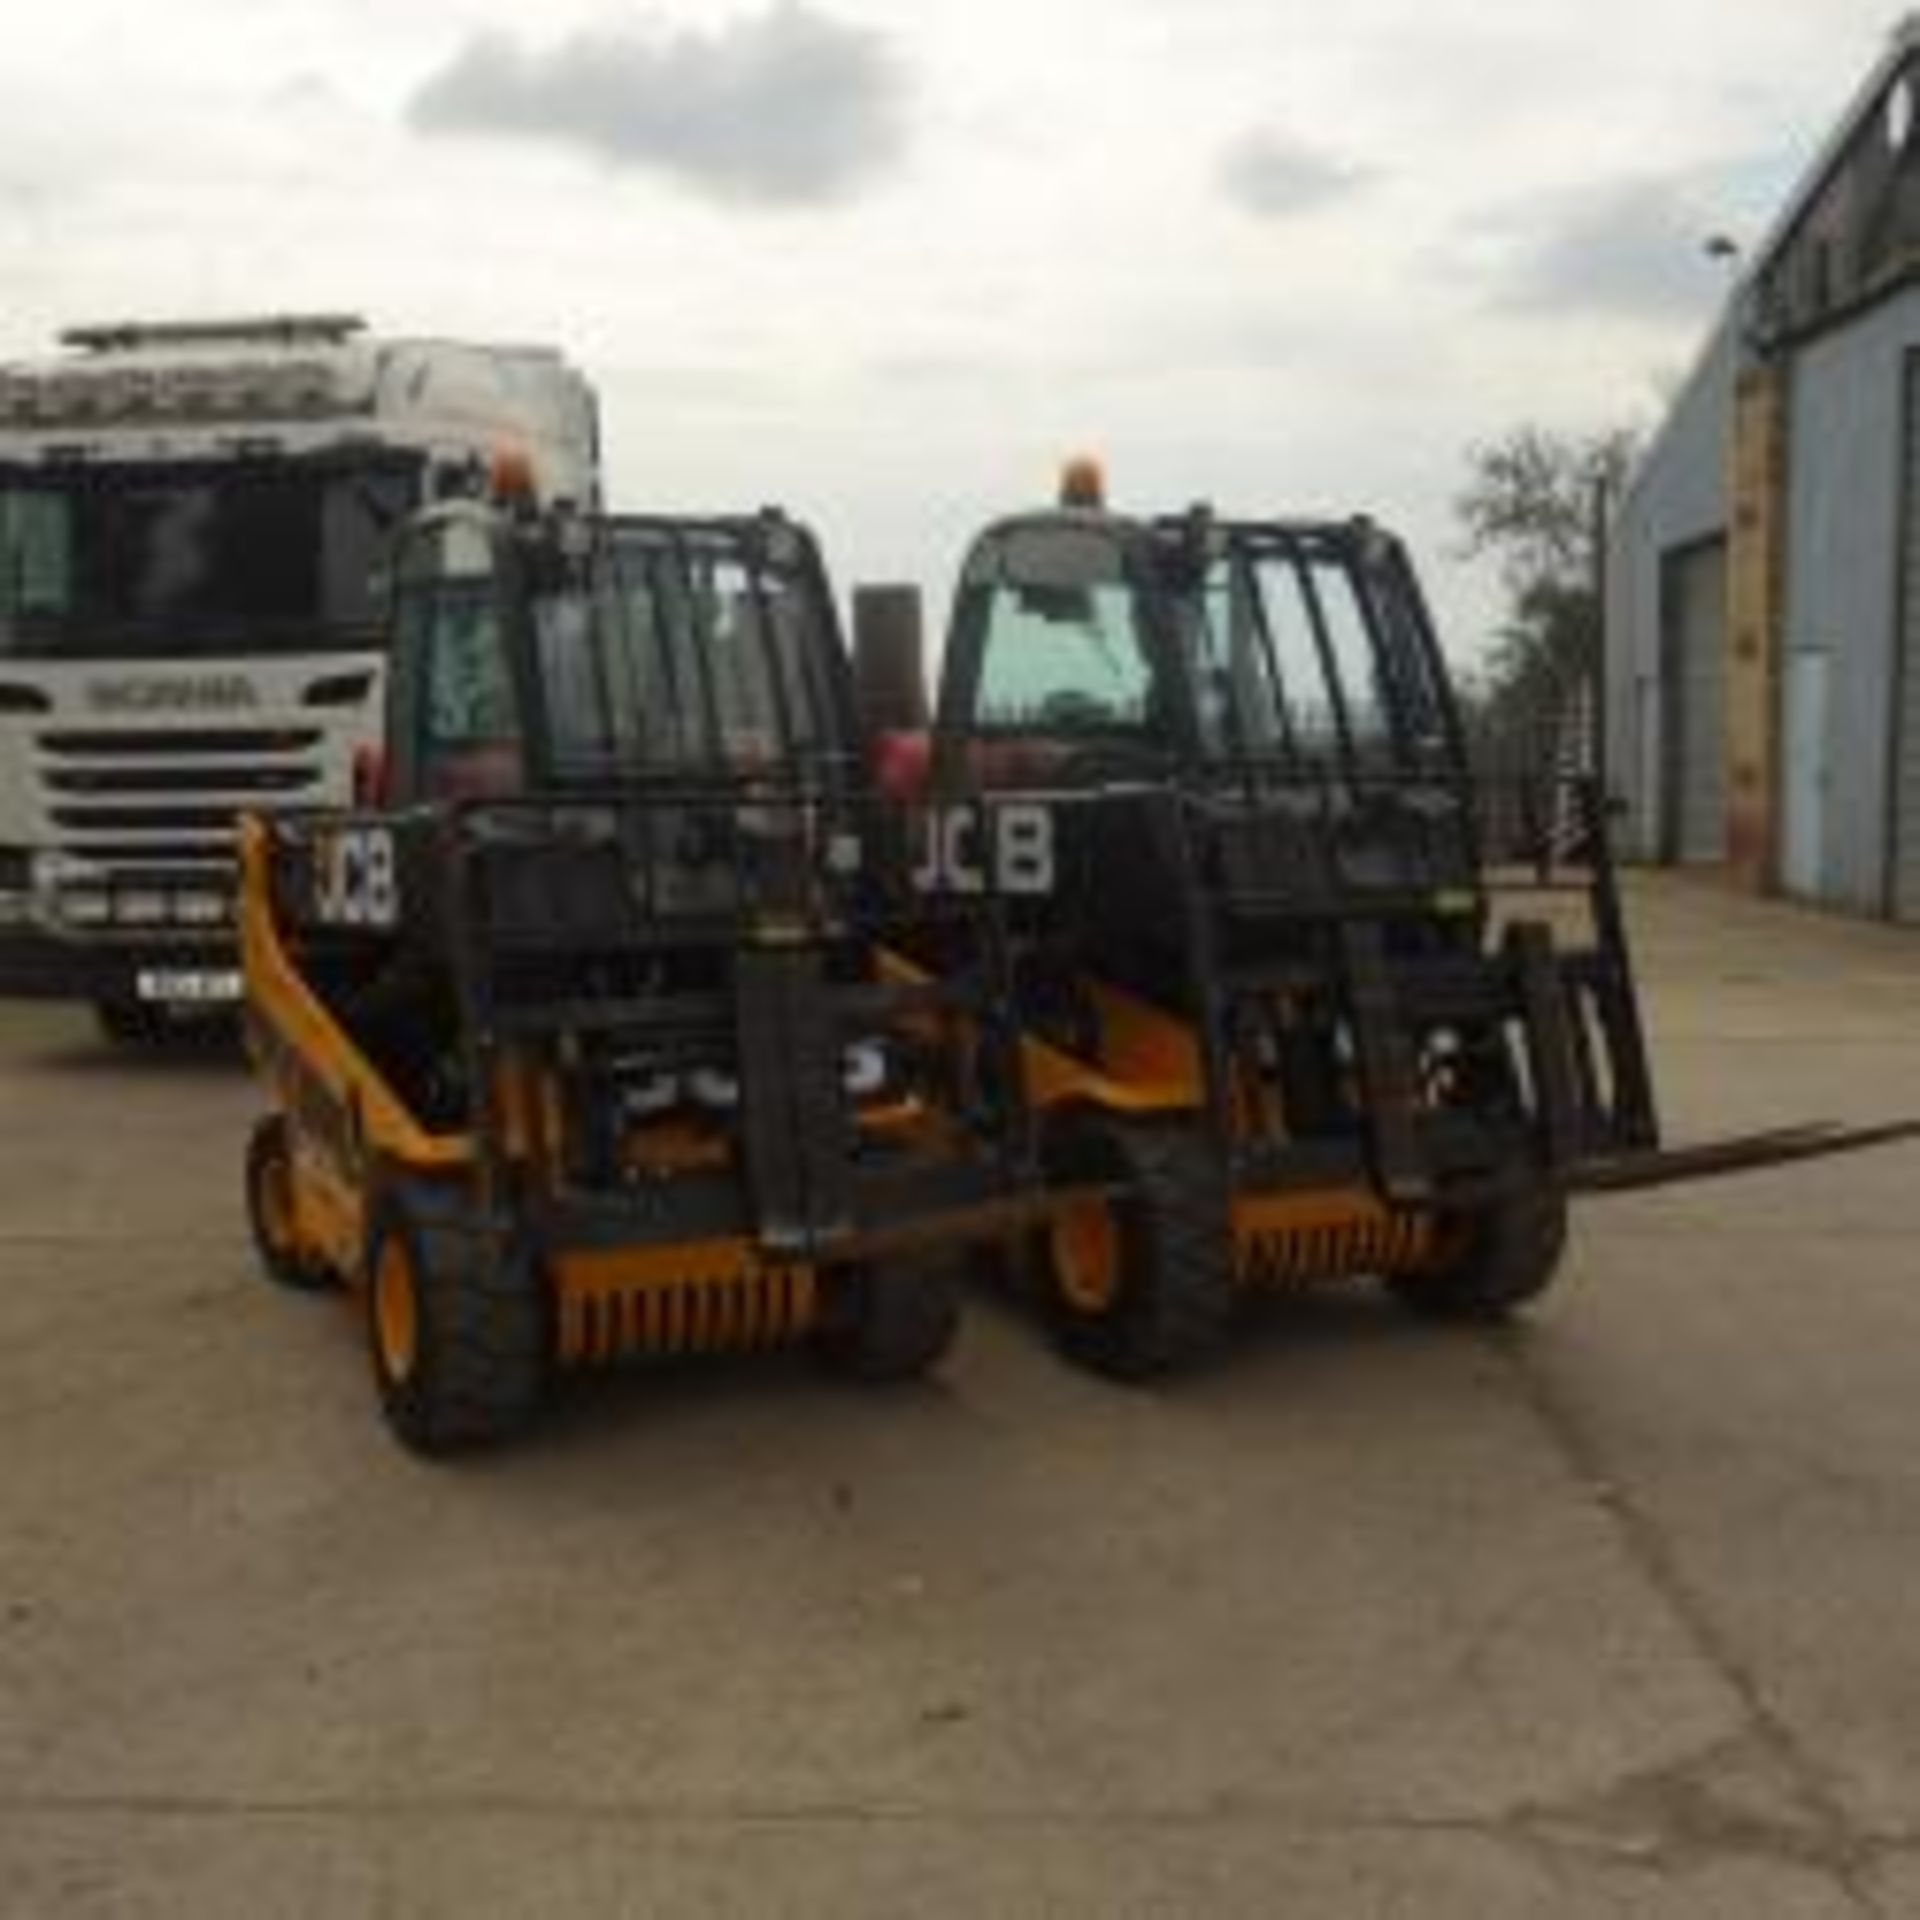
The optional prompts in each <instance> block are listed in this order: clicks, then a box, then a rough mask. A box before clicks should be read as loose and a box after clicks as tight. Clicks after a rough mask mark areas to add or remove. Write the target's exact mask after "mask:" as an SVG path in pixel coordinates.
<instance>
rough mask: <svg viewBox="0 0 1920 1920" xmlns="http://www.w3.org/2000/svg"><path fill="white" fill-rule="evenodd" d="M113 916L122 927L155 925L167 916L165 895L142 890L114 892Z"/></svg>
mask: <svg viewBox="0 0 1920 1920" xmlns="http://www.w3.org/2000/svg"><path fill="white" fill-rule="evenodd" d="M113 917H114V919H115V920H117V921H118V922H119V923H120V925H121V926H123V927H157V926H159V925H161V924H162V923H163V922H164V921H165V920H166V917H167V899H166V895H165V894H161V893H144V892H143V893H120V894H116V895H115V896H114V900H113Z"/></svg>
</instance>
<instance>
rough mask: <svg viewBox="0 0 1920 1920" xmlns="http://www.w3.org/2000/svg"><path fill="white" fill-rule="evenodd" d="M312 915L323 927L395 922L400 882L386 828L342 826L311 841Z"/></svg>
mask: <svg viewBox="0 0 1920 1920" xmlns="http://www.w3.org/2000/svg"><path fill="white" fill-rule="evenodd" d="M313 917H314V918H315V919H316V920H317V921H319V923H320V924H321V925H322V926H323V927H392V926H395V925H397V924H398V922H399V919H400V883H399V878H398V874H397V872H396V867H395V861H394V853H393V835H392V834H391V833H390V832H389V831H388V830H387V829H386V828H385V827H342V828H341V829H340V830H339V831H338V832H336V833H329V834H325V835H323V836H322V837H321V838H320V839H318V840H316V841H315V842H314V848H313Z"/></svg>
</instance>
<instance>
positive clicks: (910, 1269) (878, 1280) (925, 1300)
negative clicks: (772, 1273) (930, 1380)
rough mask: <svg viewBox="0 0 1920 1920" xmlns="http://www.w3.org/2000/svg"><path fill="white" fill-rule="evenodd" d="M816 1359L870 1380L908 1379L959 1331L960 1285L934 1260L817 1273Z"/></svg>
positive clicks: (833, 1370) (923, 1369)
mask: <svg viewBox="0 0 1920 1920" xmlns="http://www.w3.org/2000/svg"><path fill="white" fill-rule="evenodd" d="M821 1286H822V1293H823V1299H822V1307H821V1321H820V1325H819V1327H818V1329H817V1330H816V1331H815V1333H814V1336H813V1350H814V1354H815V1356H816V1357H817V1358H818V1359H819V1361H820V1364H821V1365H822V1366H823V1367H825V1368H826V1369H827V1370H828V1371H829V1372H830V1373H835V1374H838V1375H840V1377H841V1378H842V1379H846V1380H858V1381H861V1382H863V1383H864V1384H867V1385H870V1386H879V1385H884V1384H886V1383H887V1382H889V1381H894V1380H914V1379H918V1378H919V1376H920V1375H921V1374H923V1373H926V1372H927V1371H928V1370H929V1369H930V1368H932V1367H933V1366H935V1365H936V1364H937V1363H938V1362H939V1361H940V1360H941V1359H942V1358H943V1357H944V1356H945V1354H946V1352H947V1350H948V1348H950V1347H951V1346H952V1345H953V1341H954V1336H955V1335H956V1334H957V1333H958V1332H959V1330H960V1284H959V1280H958V1278H957V1277H956V1275H955V1273H954V1270H953V1268H952V1266H951V1265H950V1264H949V1263H948V1262H947V1261H945V1260H942V1259H933V1258H928V1259H922V1260H915V1261H902V1262H900V1263H898V1264H897V1265H894V1266H890V1267H889V1266H875V1265H873V1264H870V1263H868V1262H865V1261H860V1262H856V1263H854V1264H852V1265H849V1266H844V1267H838V1268H835V1269H834V1270H833V1271H832V1272H830V1273H827V1274H823V1275H822V1276H821Z"/></svg>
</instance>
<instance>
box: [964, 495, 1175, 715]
mask: <svg viewBox="0 0 1920 1920" xmlns="http://www.w3.org/2000/svg"><path fill="white" fill-rule="evenodd" d="M1147 611H1148V610H1147V608H1146V605H1145V603H1144V600H1143V597H1142V595H1141V593H1140V591H1139V587H1138V584H1137V583H1136V581H1135V580H1134V579H1133V577H1132V575H1131V573H1130V571H1129V567H1128V557H1127V551H1126V548H1125V546H1124V545H1123V543H1122V541H1121V540H1120V539H1119V538H1118V537H1117V536H1116V535H1115V534H1113V533H1112V532H1109V531H1108V530H1106V529H1104V528H1099V527H1077V526H1072V525H1047V524H1039V525H1035V526H1032V527H1016V528H1010V529H1008V530H1006V531H1005V532H1003V533H1002V534H1000V535H999V536H998V537H996V538H995V539H993V540H992V541H991V542H990V543H989V544H988V545H987V546H985V547H983V548H982V549H980V550H979V551H978V552H976V554H975V556H974V558H973V561H972V563H971V564H970V566H969V569H968V573H967V577H966V579H965V580H964V581H963V583H962V587H961V601H960V606H959V609H958V623H959V624H958V636H957V644H958V645H959V646H960V648H961V649H962V650H963V657H966V658H974V657H976V655H977V658H978V660H979V684H978V687H977V688H976V689H975V693H974V699H973V712H974V714H975V716H976V719H975V726H976V729H977V730H978V731H979V732H981V733H1004V734H1021V733H1043V734H1062V733H1073V734H1079V733H1087V734H1109V733H1111V734H1138V733H1141V732H1144V731H1148V730H1150V729H1152V728H1153V727H1154V725H1155V724H1156V722H1157V721H1158V719H1159V718H1160V717H1161V714H1160V708H1161V705H1162V703H1161V702H1159V701H1157V700H1156V698H1155V685H1154V674H1153V667H1152V636H1151V634H1150V633H1149V631H1148V628H1147Z"/></svg>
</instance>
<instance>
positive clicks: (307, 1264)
mask: <svg viewBox="0 0 1920 1920" xmlns="http://www.w3.org/2000/svg"><path fill="white" fill-rule="evenodd" d="M247 1225H248V1226H249V1227H250V1228H252V1230H253V1250H254V1252H255V1253H257V1254H258V1255H259V1256H260V1265H261V1266H262V1268H264V1269H265V1271H266V1275H267V1278H268V1279H269V1280H271V1281H273V1282H274V1284H275V1285H276V1286H282V1287H289V1288H291V1289H292V1290H293V1291H294V1292H296V1293H325V1292H327V1291H328V1290H330V1289H331V1288H334V1287H337V1286H338V1285H339V1284H340V1282H339V1276H338V1275H337V1274H335V1273H334V1272H333V1271H332V1269H331V1268H329V1267H327V1266H324V1265H323V1264H322V1263H321V1262H319V1261H318V1260H315V1259H313V1258H312V1257H311V1256H310V1255H306V1254H303V1253H302V1252H301V1251H300V1248H299V1245H298V1243H297V1241H296V1240H295V1237H294V1219H293V1153H292V1150H291V1148H290V1146H289V1144H288V1140H287V1121H286V1116H285V1115H284V1114H279V1113H269V1114H267V1115H265V1116H264V1117H263V1118H261V1119H260V1120H258V1121H256V1122H255V1123H254V1129H253V1134H252V1137H251V1138H250V1139H249V1140H248V1141H247Z"/></svg>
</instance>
